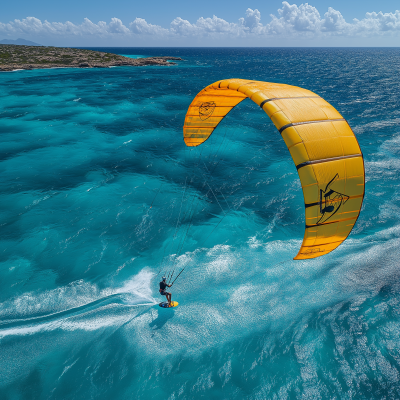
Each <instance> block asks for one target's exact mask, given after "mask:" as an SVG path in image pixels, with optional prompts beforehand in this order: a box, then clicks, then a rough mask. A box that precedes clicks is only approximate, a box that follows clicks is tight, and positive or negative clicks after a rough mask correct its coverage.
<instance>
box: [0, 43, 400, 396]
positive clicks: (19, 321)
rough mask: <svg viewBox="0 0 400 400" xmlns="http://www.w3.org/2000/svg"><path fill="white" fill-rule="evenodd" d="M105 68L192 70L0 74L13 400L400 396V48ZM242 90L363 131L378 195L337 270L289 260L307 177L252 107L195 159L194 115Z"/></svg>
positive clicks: (2, 322)
mask: <svg viewBox="0 0 400 400" xmlns="http://www.w3.org/2000/svg"><path fill="white" fill-rule="evenodd" d="M104 50H107V51H113V52H115V53H118V54H132V55H138V54H146V55H150V56H151V55H170V56H178V57H182V58H184V60H185V61H182V62H178V64H177V65H175V66H171V67H140V68H133V67H120V68H111V69H98V70H96V69H54V70H36V71H17V72H10V73H1V74H0V86H1V89H2V90H1V91H0V105H1V108H0V133H1V146H0V157H1V164H0V171H1V174H0V185H1V192H0V193H1V195H0V196H1V198H0V207H1V209H0V216H1V219H0V224H1V237H0V263H1V267H0V398H1V399H6V400H14V399H88V398H94V399H110V398H115V399H156V398H160V397H162V398H166V399H243V398H247V399H333V398H336V399H383V398H385V399H397V398H399V397H400V384H399V374H400V284H399V275H400V273H399V258H400V246H399V245H400V181H399V173H400V161H399V155H400V125H399V122H400V107H399V105H400V96H399V93H400V90H399V89H400V78H399V74H398V71H399V66H400V50H398V49H185V48H180V49H178V48H176V49H174V48H171V49H166V48H164V49H156V48H141V49H140V48H134V49H133V48H132V49H129V48H121V49H109V48H108V49H104ZM232 77H237V78H247V79H258V80H266V81H273V82H282V83H288V84H292V85H298V86H302V87H305V88H308V89H311V90H313V91H315V92H317V93H318V94H319V95H321V96H322V97H324V98H325V99H326V100H327V101H329V102H330V103H331V104H332V105H333V106H334V107H336V108H337V109H338V110H339V111H340V112H341V113H342V114H343V116H344V117H345V118H346V119H347V120H348V121H349V123H350V125H351V126H352V128H353V130H354V132H355V134H356V136H357V138H358V140H359V142H360V146H361V148H362V151H363V153H364V157H365V166H366V196H365V200H364V205H363V209H362V213H361V215H360V218H359V220H358V221H357V224H356V226H355V228H354V230H353V232H352V234H351V235H350V237H349V238H348V239H347V241H346V242H345V243H344V244H343V245H341V246H340V247H339V248H338V249H337V250H336V251H334V252H333V253H331V254H329V255H327V256H325V257H322V258H318V259H315V260H310V261H293V260H292V258H293V257H294V256H295V255H296V254H297V250H298V248H299V246H300V244H301V240H302V236H303V232H304V209H303V198H302V193H301V188H300V183H299V181H298V177H297V171H296V168H295V166H294V165H293V162H292V160H291V158H290V156H289V152H288V151H287V149H286V146H285V145H284V143H283V141H282V139H281V137H280V135H279V133H278V132H277V131H276V129H275V128H274V127H273V125H272V123H271V122H270V121H269V119H268V118H267V117H266V115H265V114H264V113H262V112H261V111H260V110H259V107H257V106H256V105H255V104H253V103H252V102H251V101H249V100H246V101H244V102H243V103H241V104H240V105H239V106H238V107H237V108H236V109H235V110H234V111H232V112H231V113H230V114H229V115H228V117H227V118H226V121H225V122H224V124H222V125H221V126H220V127H218V129H217V130H216V131H215V133H214V134H213V136H212V138H211V139H210V140H209V141H207V143H206V144H205V145H204V146H202V147H201V148H200V147H199V148H196V149H192V150H190V149H188V148H186V147H185V146H184V143H183V140H182V125H183V120H184V116H185V113H186V110H187V107H188V105H189V104H190V102H191V100H192V99H193V97H194V96H195V95H196V94H197V92H198V91H200V90H201V89H202V88H203V87H204V86H206V85H208V84H210V83H212V82H214V81H216V80H219V79H223V78H232ZM214 228H215V229H214ZM185 265H186V266H187V267H186V269H185V270H184V272H183V273H182V275H181V276H180V277H179V279H178V280H177V281H176V283H175V285H174V286H173V290H172V294H173V296H172V299H173V300H176V301H178V302H179V303H180V305H179V307H178V308H176V309H173V310H165V309H161V308H159V307H158V305H157V304H158V302H160V301H161V300H162V299H161V297H160V296H159V294H158V279H159V278H160V275H157V276H156V274H157V273H158V272H159V271H160V269H161V273H164V272H168V271H170V272H172V270H173V269H174V268H175V271H178V270H181V268H182V267H183V266H185ZM175 275H176V272H175Z"/></svg>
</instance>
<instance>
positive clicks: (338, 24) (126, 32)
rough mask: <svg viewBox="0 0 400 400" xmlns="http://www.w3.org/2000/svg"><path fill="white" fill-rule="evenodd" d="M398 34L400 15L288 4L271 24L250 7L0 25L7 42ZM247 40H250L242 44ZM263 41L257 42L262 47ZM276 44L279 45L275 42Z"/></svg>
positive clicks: (251, 39) (32, 20)
mask: <svg viewBox="0 0 400 400" xmlns="http://www.w3.org/2000/svg"><path fill="white" fill-rule="evenodd" d="M399 32H400V11H395V12H393V13H382V12H369V13H367V14H366V15H365V18H364V19H362V20H358V19H354V20H353V21H351V22H346V21H345V19H344V17H343V15H342V14H341V13H340V11H337V10H335V9H333V8H332V7H329V8H328V11H327V12H325V14H324V15H323V18H322V17H321V14H320V12H319V11H318V10H317V9H316V8H315V7H314V6H312V5H310V4H308V3H304V4H300V5H296V4H290V3H288V2H287V1H284V2H283V3H282V8H280V9H278V10H277V15H270V17H269V22H267V23H265V24H263V23H262V21H261V13H260V11H258V10H257V9H255V10H253V9H251V8H248V9H247V10H246V12H245V17H243V18H240V19H239V20H238V21H237V22H228V21H225V20H224V19H222V18H219V17H217V16H215V15H214V16H213V17H211V18H210V17H201V18H199V19H198V20H197V21H196V22H194V23H191V22H190V21H187V20H185V19H182V18H180V17H177V18H175V19H174V20H173V21H172V22H171V24H170V26H169V27H168V28H164V27H161V26H159V25H153V24H151V23H149V22H147V21H146V20H145V19H143V18H136V19H135V20H134V21H132V22H130V23H129V24H128V25H127V26H126V25H124V23H123V22H122V21H121V20H120V19H118V18H111V21H110V22H109V23H106V22H104V21H99V22H98V23H94V22H92V21H90V20H89V19H88V18H85V19H84V20H83V22H82V23H81V24H80V25H76V24H73V23H72V22H69V21H67V22H64V23H63V22H48V21H44V22H42V21H40V20H39V19H37V18H35V17H27V18H25V19H22V20H19V19H16V20H14V21H10V22H0V34H1V35H7V36H8V37H11V36H14V37H19V36H25V37H26V38H28V39H33V38H37V39H39V38H44V39H46V38H52V39H54V38H57V37H58V38H64V39H66V38H73V37H76V38H86V39H93V40H95V39H96V38H99V39H100V38H101V39H103V40H104V39H107V40H108V39H110V40H121V39H124V40H127V41H132V40H135V39H139V38H142V39H143V38H146V37H147V38H150V37H152V38H153V40H159V41H161V42H163V43H165V42H166V41H167V42H168V41H169V42H170V43H172V42H173V41H174V40H177V39H182V38H183V39H184V38H186V39H188V40H189V39H190V40H193V39H196V38H205V39H207V40H209V42H207V41H205V42H203V43H206V44H214V43H217V42H218V40H220V39H221V38H225V39H226V38H238V39H240V40H242V42H241V43H253V42H254V39H257V40H259V42H258V43H265V44H268V43H269V42H268V39H271V40H273V39H274V38H286V39H288V40H289V39H296V38H300V39H301V38H302V37H303V38H307V39H308V40H312V39H313V38H316V39H320V40H321V38H322V39H323V38H334V37H349V38H357V37H359V38H362V37H374V38H376V37H383V38H387V37H390V36H392V37H393V38H394V37H397V36H398V34H399ZM246 40H248V41H247V42H246ZM260 41H261V42H260ZM274 43H277V42H276V41H275V42H274Z"/></svg>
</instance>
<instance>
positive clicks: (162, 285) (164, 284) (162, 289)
mask: <svg viewBox="0 0 400 400" xmlns="http://www.w3.org/2000/svg"><path fill="white" fill-rule="evenodd" d="M171 286H172V285H168V283H167V278H166V277H165V276H163V278H162V281H161V282H160V293H161V295H162V296H165V297H166V298H167V301H168V305H169V306H170V305H171V293H169V292H166V291H165V288H166V287H171Z"/></svg>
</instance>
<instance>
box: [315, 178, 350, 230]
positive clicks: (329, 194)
mask: <svg viewBox="0 0 400 400" xmlns="http://www.w3.org/2000/svg"><path fill="white" fill-rule="evenodd" d="M338 179H339V174H336V175H335V176H334V177H333V179H332V180H331V181H330V182H329V183H328V184H327V185H326V187H325V190H322V189H320V190H319V207H320V212H321V218H320V219H319V220H318V222H317V225H320V224H323V223H324V222H326V221H328V219H330V218H331V217H333V216H334V215H335V214H336V213H337V212H338V211H339V209H340V207H342V205H343V204H345V203H346V201H347V200H348V199H349V198H350V197H349V196H347V195H346V194H343V193H339V192H336V191H335V190H333V189H331V187H332V185H333V184H334V183H335V181H336V180H338Z"/></svg>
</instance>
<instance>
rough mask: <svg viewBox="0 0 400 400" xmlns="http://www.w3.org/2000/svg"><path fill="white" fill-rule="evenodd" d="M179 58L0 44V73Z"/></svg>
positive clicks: (163, 62) (164, 61)
mask: <svg viewBox="0 0 400 400" xmlns="http://www.w3.org/2000/svg"><path fill="white" fill-rule="evenodd" d="M169 60H182V59H181V58H179V57H147V58H128V57H124V56H120V55H118V54H113V53H104V52H102V51H93V50H84V49H76V48H69V47H44V46H21V45H9V44H0V71H14V70H18V69H37V68H63V67H64V68H108V67H116V66H118V67H119V66H135V67H140V66H144V65H165V66H167V65H173V64H175V63H173V62H170V61H169Z"/></svg>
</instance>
